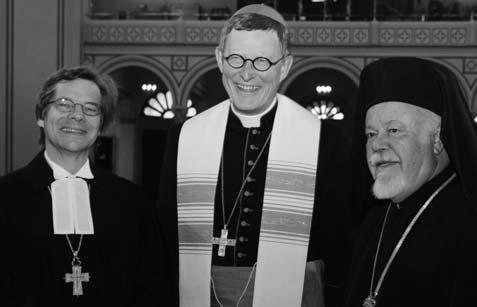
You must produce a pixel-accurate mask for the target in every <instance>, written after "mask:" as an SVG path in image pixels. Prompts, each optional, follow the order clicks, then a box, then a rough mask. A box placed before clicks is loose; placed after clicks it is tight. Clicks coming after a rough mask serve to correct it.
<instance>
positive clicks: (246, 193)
mask: <svg viewBox="0 0 477 307" xmlns="http://www.w3.org/2000/svg"><path fill="white" fill-rule="evenodd" d="M243 195H245V196H247V197H248V196H252V195H253V193H252V192H249V191H245V192H243Z"/></svg>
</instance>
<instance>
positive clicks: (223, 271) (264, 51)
mask: <svg viewBox="0 0 477 307" xmlns="http://www.w3.org/2000/svg"><path fill="white" fill-rule="evenodd" d="M287 39H288V30H287V26H286V23H285V20H284V19H283V17H282V16H281V15H280V14H279V13H278V12H277V11H275V10H274V9H272V8H271V7H268V6H266V5H256V4H255V5H248V6H245V7H243V8H242V9H240V10H239V11H237V12H236V13H235V14H234V15H233V16H232V17H231V18H230V19H229V20H228V21H227V22H226V24H225V26H224V28H223V30H222V34H221V39H220V45H219V46H218V47H217V48H216V59H217V64H218V67H219V69H220V71H221V73H222V81H223V85H224V87H225V89H226V91H227V93H228V96H229V99H227V100H226V101H223V102H222V103H219V104H218V105H216V106H214V107H212V108H210V109H209V110H207V111H205V112H203V113H201V114H199V115H198V116H196V117H194V118H192V119H189V120H188V121H186V122H185V123H184V124H183V125H178V126H176V127H174V128H173V129H172V130H171V131H170V136H169V143H168V145H167V146H168V147H167V152H166V157H165V162H164V168H163V175H162V178H161V187H160V193H159V198H160V200H159V210H160V216H161V217H163V218H164V223H165V224H166V229H167V230H166V232H167V236H166V237H167V238H168V239H169V240H170V241H169V242H168V245H169V246H170V247H175V249H173V250H172V254H171V266H170V267H171V274H172V278H173V279H175V284H174V285H173V288H175V286H176V285H179V293H176V297H177V299H178V300H179V302H180V306H194V307H205V306H207V307H209V306H252V305H253V306H260V307H267V306H273V307H280V306H283V307H290V306H323V304H324V293H326V294H327V297H326V299H327V300H328V301H329V302H330V304H329V305H328V306H333V303H334V302H336V300H334V299H333V298H336V297H339V295H340V289H341V286H342V277H343V275H344V271H345V270H344V268H345V263H346V261H345V260H344V257H346V255H347V254H348V253H347V246H348V241H347V235H346V234H347V232H346V227H347V225H348V224H347V220H346V216H347V215H346V214H345V211H344V205H345V204H346V200H345V198H346V197H347V195H349V193H347V192H346V190H345V188H346V186H345V187H343V183H344V182H345V181H346V180H347V179H346V178H345V177H344V174H345V173H344V170H346V165H347V161H346V160H345V159H344V158H340V156H339V155H340V154H339V153H343V152H346V148H344V147H341V146H342V145H341V144H344V143H345V141H344V139H343V138H342V135H341V134H340V131H338V130H336V128H335V127H332V126H329V125H328V124H327V123H325V122H322V121H320V120H319V119H318V118H316V117H314V116H313V115H312V114H311V113H310V112H308V111H307V110H306V109H304V108H303V107H301V106H300V105H298V104H297V103H296V102H294V101H292V100H291V99H289V98H288V97H286V96H284V95H281V94H278V93H277V92H278V89H279V85H280V82H282V81H283V80H284V79H285V78H286V77H287V75H288V72H289V71H290V68H291V66H292V62H293V57H292V56H291V55H290V54H289V52H288V47H287ZM318 157H319V159H318ZM177 267H178V270H177ZM325 267H326V272H324V271H325ZM325 288H326V291H325Z"/></svg>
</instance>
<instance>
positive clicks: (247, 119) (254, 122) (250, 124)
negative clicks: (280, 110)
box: [230, 96, 277, 128]
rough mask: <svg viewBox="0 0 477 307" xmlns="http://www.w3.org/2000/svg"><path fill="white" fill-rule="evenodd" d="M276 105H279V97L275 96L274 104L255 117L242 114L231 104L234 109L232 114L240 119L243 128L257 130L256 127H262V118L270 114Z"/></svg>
mask: <svg viewBox="0 0 477 307" xmlns="http://www.w3.org/2000/svg"><path fill="white" fill-rule="evenodd" d="M276 103H277V97H276V96H275V98H274V99H273V101H272V103H271V104H270V105H269V106H268V108H267V109H266V110H265V111H263V112H262V113H260V114H254V115H246V114H243V113H240V112H239V111H238V110H237V109H236V108H235V106H234V104H233V103H231V104H230V105H231V108H232V112H234V114H235V115H236V116H237V117H238V118H239V120H240V122H241V123H242V126H244V127H245V128H256V127H260V119H261V118H262V116H263V115H265V114H267V113H268V112H270V110H271V109H273V107H274V106H275V104H276Z"/></svg>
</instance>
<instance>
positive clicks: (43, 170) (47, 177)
mask: <svg viewBox="0 0 477 307" xmlns="http://www.w3.org/2000/svg"><path fill="white" fill-rule="evenodd" d="M23 171H24V173H25V175H26V176H25V178H26V179H27V181H28V182H29V183H30V185H31V186H32V187H33V191H35V192H38V191H40V190H43V189H46V188H47V187H48V186H49V185H50V184H51V183H52V182H53V181H54V180H55V179H54V178H53V170H52V169H51V168H50V166H49V165H48V163H47V162H46V160H45V156H44V150H42V151H40V152H39V153H38V154H37V155H36V156H35V158H33V160H32V161H31V162H30V163H29V164H28V165H27V166H26V167H25V168H24V169H23Z"/></svg>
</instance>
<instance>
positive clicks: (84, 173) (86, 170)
mask: <svg viewBox="0 0 477 307" xmlns="http://www.w3.org/2000/svg"><path fill="white" fill-rule="evenodd" d="M45 159H46V162H47V163H48V165H49V166H50V167H51V169H52V170H53V177H54V178H55V179H63V178H67V177H81V178H85V179H93V178H94V176H93V173H92V172H91V168H90V166H89V159H88V158H86V162H85V163H84V164H83V166H82V167H81V168H80V169H79V170H78V171H77V172H76V174H71V173H70V172H68V171H67V170H66V169H64V168H63V167H62V166H61V165H59V164H58V163H55V162H54V161H53V160H52V159H51V158H50V157H49V156H48V153H47V152H46V150H45Z"/></svg>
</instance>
